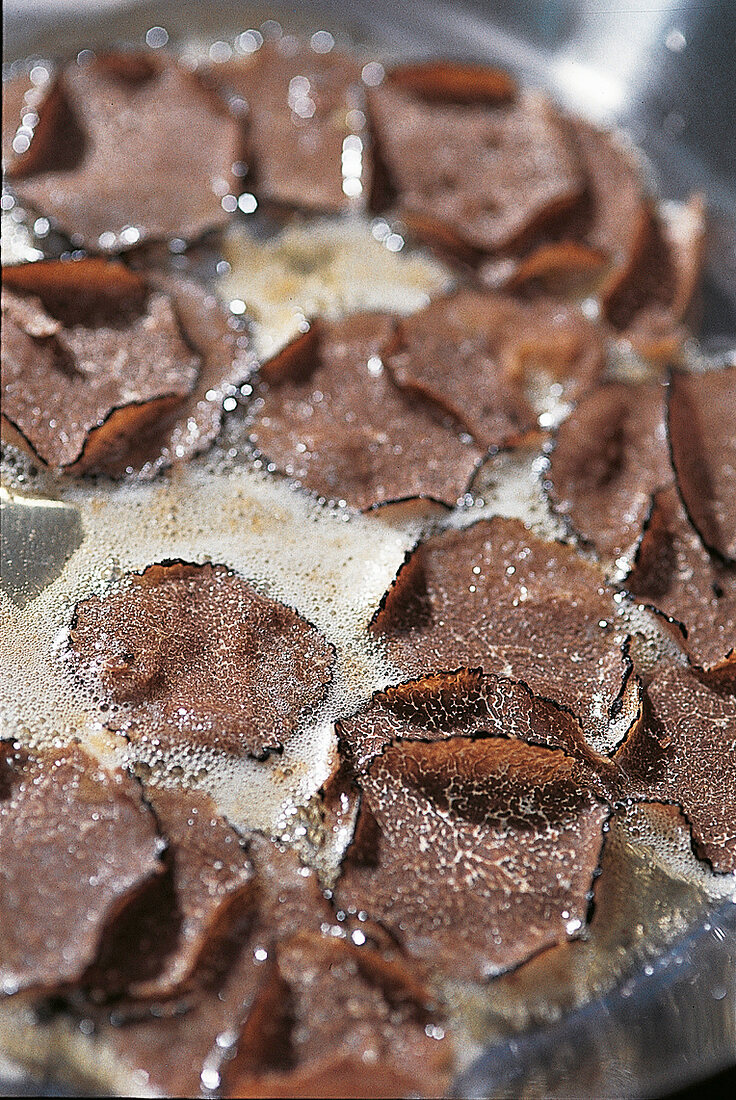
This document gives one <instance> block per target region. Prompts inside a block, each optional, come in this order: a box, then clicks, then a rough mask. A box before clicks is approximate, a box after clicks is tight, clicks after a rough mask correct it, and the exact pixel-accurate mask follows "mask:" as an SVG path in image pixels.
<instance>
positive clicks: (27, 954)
mask: <svg viewBox="0 0 736 1100" xmlns="http://www.w3.org/2000/svg"><path fill="white" fill-rule="evenodd" d="M0 750H1V752H0V925H1V926H2V947H1V949H0V990H1V991H2V992H4V993H16V992H19V991H33V992H40V991H44V992H55V991H57V990H60V989H63V987H64V986H65V985H67V984H68V983H70V982H72V981H74V980H76V979H78V978H79V977H80V975H81V974H82V973H83V972H84V970H85V969H86V968H87V967H88V966H89V965H90V963H91V962H92V960H93V959H94V957H95V954H96V951H97V947H98V943H99V941H100V939H101V936H102V933H103V929H104V928H105V926H106V925H107V924H108V923H109V922H110V921H111V920H112V919H113V917H114V916H115V914H116V912H117V911H118V910H120V908H121V907H122V906H123V905H124V904H126V903H127V902H128V901H129V899H130V898H131V896H133V895H134V894H135V893H136V892H138V891H141V890H142V889H143V888H144V887H145V886H146V884H147V883H148V882H149V881H150V880H151V879H153V878H155V877H157V876H158V875H159V873H160V872H161V870H162V868H161V864H160V861H159V854H160V851H161V847H162V845H161V842H160V838H159V836H158V833H157V830H156V822H155V819H154V817H153V815H152V814H151V813H150V811H149V810H148V808H147V807H146V806H145V804H144V803H143V801H142V799H141V796H140V789H139V787H138V786H137V784H136V783H135V782H133V781H132V780H131V779H129V778H128V777H127V776H126V775H124V774H123V773H122V772H120V771H108V770H107V769H105V768H103V767H102V766H101V765H99V764H98V763H97V761H96V760H94V759H93V758H92V757H91V756H90V755H89V754H88V753H87V752H86V751H85V750H84V749H82V748H81V747H79V746H76V745H71V746H68V747H67V748H63V749H38V750H34V751H33V752H31V751H30V750H26V749H23V748H21V747H20V746H18V745H17V744H16V743H14V742H8V741H4V742H2V743H0Z"/></svg>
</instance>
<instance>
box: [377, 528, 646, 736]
mask: <svg viewBox="0 0 736 1100" xmlns="http://www.w3.org/2000/svg"><path fill="white" fill-rule="evenodd" d="M371 631H372V632H373V633H374V634H375V635H376V636H377V637H379V638H382V639H383V641H384V642H385V644H386V647H387V650H388V653H389V654H390V656H391V658H392V659H393V660H394V661H395V662H396V663H397V664H399V665H400V666H401V667H402V668H403V669H404V670H405V672H406V673H408V674H409V675H412V674H413V675H419V674H423V673H426V672H430V671H434V670H437V669H447V668H457V667H459V666H460V665H466V666H467V667H469V668H475V667H480V668H482V669H483V671H484V672H496V673H502V674H503V675H505V676H512V677H514V678H516V679H522V680H524V681H525V682H526V683H527V684H528V686H529V687H530V688H531V690H532V691H533V692H534V693H536V694H538V695H543V696H545V697H546V698H551V699H553V700H555V701H556V702H558V703H561V704H563V705H564V706H566V707H569V708H570V709H571V710H572V711H573V712H574V713H575V714H576V715H577V716H578V717H579V718H580V719H581V720H582V722H583V726H584V728H585V730H586V734H587V735H591V734H593V733H594V731H596V730H598V731H599V732H600V729H601V724H603V725H607V723H608V719H609V718H612V717H615V716H616V715H617V714H618V712H619V710H620V707H621V702H620V700H621V696H622V692H623V689H624V686H625V684H626V682H627V680H628V677H629V673H630V662H629V660H628V657H627V655H626V652H625V646H623V645H622V637H621V635H620V634H619V632H618V630H617V627H616V605H615V603H614V601H613V598H612V596H611V595H610V594H609V593H608V592H607V590H606V589H605V587H604V584H603V580H602V576H601V574H600V572H599V570H598V569H597V567H596V566H595V565H594V564H592V563H591V562H588V561H585V560H583V559H582V558H581V557H580V556H579V555H578V554H577V553H576V551H575V550H574V549H573V548H572V547H570V546H565V545H563V544H560V543H554V542H546V541H544V540H542V539H540V538H539V537H538V536H536V535H534V534H532V533H531V531H529V530H527V529H526V528H525V527H524V525H523V524H522V523H520V522H519V521H518V520H515V519H504V518H503V517H500V516H497V517H495V518H494V519H491V520H482V521H480V522H478V523H476V524H473V525H472V526H471V527H468V528H466V529H465V530H461V531H453V530H448V531H446V532H444V533H442V534H439V535H435V536H433V537H432V538H430V539H428V540H427V542H425V543H423V544H422V545H421V546H419V547H418V548H417V549H416V550H415V551H414V552H413V554H411V555H410V557H409V558H408V560H407V561H406V563H405V564H404V565H403V566H402V568H401V569H400V570H399V573H398V575H397V577H396V580H395V581H394V584H393V586H392V587H391V588H390V589H389V591H388V592H387V593H386V595H385V596H384V599H383V602H382V605H381V607H380V608H379V610H378V612H377V613H376V615H375V616H374V619H373V622H372V623H371Z"/></svg>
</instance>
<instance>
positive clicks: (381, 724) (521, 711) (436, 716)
mask: <svg viewBox="0 0 736 1100" xmlns="http://www.w3.org/2000/svg"><path fill="white" fill-rule="evenodd" d="M337 734H338V739H339V743H340V747H341V749H342V751H343V754H345V755H346V756H347V758H348V759H349V760H350V763H351V765H352V767H353V768H354V769H355V770H356V771H358V772H360V771H362V770H363V769H364V768H365V767H366V766H367V765H368V764H370V762H371V761H372V760H373V759H374V757H376V756H378V755H380V753H381V752H382V751H383V750H384V748H385V747H386V746H387V745H389V744H391V743H392V742H393V741H427V742H429V741H444V740H446V739H447V738H449V737H456V736H460V735H462V736H474V737H488V736H502V737H515V738H518V739H519V740H521V741H527V742H529V743H533V744H541V745H546V746H548V747H549V748H563V749H565V750H566V751H567V752H568V753H570V754H571V755H573V756H580V757H581V758H582V759H585V760H591V761H594V762H595V764H596V767H598V766H600V765H601V764H604V761H603V760H602V759H601V758H600V757H598V755H597V754H594V753H593V752H592V750H591V749H590V748H589V746H588V744H587V743H586V741H585V738H584V736H583V730H582V727H581V725H580V721H579V719H578V718H576V717H575V715H573V714H572V713H571V712H570V711H569V710H566V709H565V708H564V707H561V706H560V705H559V704H558V703H553V702H552V701H551V700H549V699H544V698H543V697H542V696H539V695H535V694H534V693H533V692H532V691H530V689H529V688H528V687H527V685H526V684H525V683H523V682H522V681H519V680H510V679H508V678H507V677H505V676H495V675H493V674H492V673H489V674H484V673H482V672H481V671H480V669H474V668H461V669H457V670H456V671H455V672H435V673H430V674H429V675H427V676H422V677H419V678H418V679H416V680H407V681H405V682H404V683H402V684H396V685H393V686H391V687H388V688H386V689H385V690H384V691H378V692H375V693H374V695H373V698H372V699H371V701H370V702H369V703H367V704H366V705H365V706H363V707H362V708H361V709H360V710H359V711H358V712H357V713H356V714H354V715H352V716H351V717H349V718H343V719H341V720H340V721H339V722H338V723H337Z"/></svg>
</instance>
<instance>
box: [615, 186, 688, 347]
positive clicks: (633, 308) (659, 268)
mask: <svg viewBox="0 0 736 1100" xmlns="http://www.w3.org/2000/svg"><path fill="white" fill-rule="evenodd" d="M642 238H643V243H642V247H641V249H640V252H639V257H638V259H637V261H636V262H635V263H634V264H633V265H632V266H631V267H630V269H629V270H628V271H627V272H625V273H624V276H623V277H622V278H620V279H619V280H618V281H616V282H615V283H614V284H612V285H610V286H609V287H608V288H607V289H606V291H605V292H604V294H603V307H604V313H605V315H606V317H607V318H608V319H609V320H610V321H611V323H612V324H613V325H614V327H615V328H617V329H618V330H619V331H621V332H623V334H624V335H625V336H626V337H627V338H628V339H629V340H630V341H631V343H632V344H633V345H634V347H635V348H636V349H637V350H638V351H639V352H640V353H642V354H643V355H646V356H650V357H652V358H656V359H667V358H668V357H669V356H671V355H673V354H674V353H675V352H676V350H677V348H678V346H679V344H680V343H681V342H682V339H683V337H684V335H685V330H684V329H683V328H682V325H681V322H682V321H683V320H684V319H685V317H686V314H687V312H688V310H689V308H690V306H691V304H692V301H693V298H694V296H695V292H696V290H697V287H698V280H699V277H700V269H701V266H702V257H703V245H704V239H705V209H704V203H703V199H702V196H700V195H693V196H691V198H690V199H689V200H688V202H687V203H686V204H685V206H684V207H683V209H682V210H681V211H680V212H679V213H678V214H677V215H673V216H672V217H671V218H670V219H668V220H665V219H663V218H661V217H660V216H659V215H657V214H656V213H654V212H650V213H649V216H648V220H647V222H646V223H645V226H644V229H643V233H642Z"/></svg>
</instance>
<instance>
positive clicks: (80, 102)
mask: <svg viewBox="0 0 736 1100" xmlns="http://www.w3.org/2000/svg"><path fill="white" fill-rule="evenodd" d="M38 112H39V123H38V126H37V128H36V132H35V134H34V137H33V140H32V141H31V144H30V147H29V149H28V150H27V152H25V153H23V154H22V155H20V156H18V157H17V158H16V159H15V161H13V162H12V164H11V166H10V171H9V175H10V177H11V178H12V181H13V186H14V188H15V190H16V191H17V193H18V194H19V195H20V197H21V199H22V200H23V201H24V202H28V203H30V204H31V205H32V206H34V207H35V208H36V209H38V210H40V211H42V212H43V213H44V214H46V215H47V216H48V217H52V218H53V219H54V220H55V222H56V223H57V225H58V227H59V228H60V229H61V230H62V231H63V232H64V233H66V234H67V235H68V236H70V237H71V238H72V239H73V240H74V241H75V242H78V243H80V244H82V245H84V246H85V247H87V248H91V249H97V248H104V249H111V248H124V247H126V246H130V245H134V244H137V243H138V242H139V241H140V240H142V239H144V238H154V239H168V238H171V237H183V238H185V239H190V238H194V237H197V236H199V235H200V234H201V233H203V232H204V230H206V229H209V228H210V227H211V226H215V225H218V224H221V223H223V222H224V221H225V219H226V218H227V214H226V213H225V211H224V210H223V207H222V204H221V198H222V195H223V194H226V193H227V192H228V191H233V190H234V189H235V187H236V182H235V177H234V176H233V173H232V166H233V163H234V162H235V161H237V160H238V159H239V155H240V135H239V127H238V123H237V121H236V120H235V119H234V118H231V117H230V116H229V115H228V113H227V111H226V110H225V108H224V106H223V105H222V104H221V103H220V102H219V100H218V98H217V96H216V95H215V94H214V93H213V92H212V91H210V90H209V89H208V88H207V87H206V86H205V85H204V84H203V82H202V80H201V79H200V78H199V77H198V76H196V75H194V74H191V73H187V72H184V71H183V70H182V69H180V68H179V66H178V65H177V64H176V62H175V61H173V60H171V59H170V58H166V57H164V56H162V55H160V54H157V55H154V54H145V55H144V54H138V53H128V54H126V53H108V54H102V55H99V56H97V57H95V58H94V60H93V61H91V62H90V63H88V64H79V63H77V64H70V65H68V66H67V67H66V68H65V69H63V70H62V72H61V73H60V74H59V76H58V77H57V78H56V80H55V82H54V84H53V86H52V87H51V89H50V90H49V92H48V93H47V95H46V97H45V99H44V100H43V102H42V103H41V105H40V106H39V108H38Z"/></svg>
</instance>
